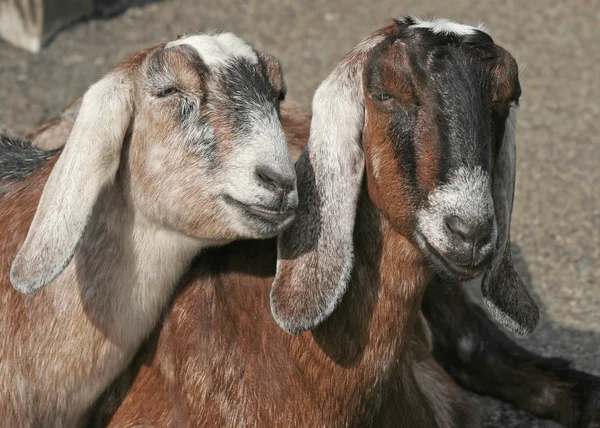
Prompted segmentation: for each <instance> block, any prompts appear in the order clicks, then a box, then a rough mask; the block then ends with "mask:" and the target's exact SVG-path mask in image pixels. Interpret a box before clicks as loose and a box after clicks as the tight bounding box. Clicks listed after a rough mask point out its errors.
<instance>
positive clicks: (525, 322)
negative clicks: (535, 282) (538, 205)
mask: <svg viewBox="0 0 600 428" xmlns="http://www.w3.org/2000/svg"><path fill="white" fill-rule="evenodd" d="M516 121H517V107H516V106H515V105H513V106H511V108H510V114H509V116H508V119H507V120H506V127H505V131H504V138H503V140H502V143H501V146H500V151H499V154H498V158H497V159H496V164H495V165H494V179H493V199H494V207H495V210H496V220H497V224H498V244H497V255H496V258H495V259H494V260H493V261H492V265H491V267H490V269H489V270H488V271H487V272H486V273H485V274H484V276H483V281H482V285H481V292H482V294H483V301H484V302H485V305H486V306H487V308H488V310H489V311H490V313H491V314H492V315H493V316H494V318H496V320H498V321H499V322H500V323H501V324H502V325H504V326H505V327H506V328H508V329H509V330H511V331H512V332H513V333H516V334H518V335H521V336H524V335H527V334H529V333H531V332H532V331H533V330H534V329H535V327H536V326H537V324H538V322H539V320H540V313H539V308H538V306H537V304H536V303H535V301H534V300H533V298H532V297H531V295H530V294H529V292H528V291H527V288H526V287H525V284H523V281H522V280H521V278H520V277H519V275H518V273H517V272H516V271H515V269H514V266H513V259H512V254H511V251H510V218H511V213H512V205H513V195H514V188H515V173H516V145H515V128H516Z"/></svg>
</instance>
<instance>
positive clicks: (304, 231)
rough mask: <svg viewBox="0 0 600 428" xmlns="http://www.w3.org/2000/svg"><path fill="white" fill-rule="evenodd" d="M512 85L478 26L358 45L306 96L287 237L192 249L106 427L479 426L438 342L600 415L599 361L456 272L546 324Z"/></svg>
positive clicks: (469, 374)
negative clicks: (543, 344)
mask: <svg viewBox="0 0 600 428" xmlns="http://www.w3.org/2000/svg"><path fill="white" fill-rule="evenodd" d="M518 97H519V84H518V78H517V68H516V63H515V61H514V60H513V58H512V57H511V56H510V55H509V54H508V53H507V52H506V51H505V50H503V49H502V48H500V47H498V46H497V45H495V44H494V43H493V41H492V39H491V38H490V37H489V36H488V35H487V34H485V33H484V32H483V31H482V29H475V28H472V27H467V26H462V25H458V24H452V23H445V22H423V21H418V20H414V19H412V18H403V19H400V20H398V21H397V22H396V23H394V24H393V25H391V26H389V27H386V28H384V29H382V30H380V31H378V32H376V33H374V34H373V35H371V36H370V37H368V38H367V39H365V40H364V41H363V42H361V43H360V44H359V45H358V46H357V47H356V48H355V49H353V50H352V51H351V52H350V53H349V54H348V55H347V56H346V58H345V59H344V60H343V61H342V63H341V64H340V65H339V66H338V67H337V68H336V69H335V71H334V72H333V73H332V74H331V75H330V76H329V77H328V78H327V79H326V80H325V82H324V83H323V84H322V85H321V86H320V88H319V89H318V91H317V93H316V94H315V97H314V102H313V109H314V117H313V119H312V124H311V129H310V131H311V132H310V140H309V142H308V146H307V149H306V150H305V151H304V153H303V155H302V157H301V158H300V160H299V161H298V162H297V164H296V170H297V173H298V190H299V198H300V205H299V208H298V211H297V215H296V219H295V220H294V222H293V223H292V225H291V226H290V227H289V228H287V229H286V230H285V231H284V232H283V234H282V235H281V236H280V237H279V238H278V250H277V249H276V243H275V241H274V240H270V241H245V242H236V243H233V244H230V245H228V246H226V247H221V248H217V249H213V250H210V251H208V252H207V253H206V254H205V255H204V257H203V258H202V259H201V260H198V261H197V262H195V263H194V265H193V267H192V269H191V270H190V271H189V272H188V274H187V275H186V277H185V278H184V280H183V281H182V284H183V285H182V287H181V288H180V289H179V291H178V293H177V295H176V297H175V299H174V302H173V305H172V306H171V308H170V310H169V311H168V312H167V314H166V315H165V319H164V322H163V323H162V325H160V326H159V327H158V328H157V330H156V331H155V333H154V334H153V335H152V336H151V339H150V340H149V341H147V342H146V344H145V345H144V347H143V348H142V349H141V351H140V353H139V354H138V356H137V357H136V359H135V361H134V363H133V364H132V366H131V367H130V368H129V370H128V371H127V372H126V373H124V375H123V376H122V377H121V378H120V379H119V380H118V381H117V382H115V383H114V384H113V385H112V386H111V388H110V389H109V391H107V393H106V395H105V396H104V397H103V398H102V400H101V401H100V402H99V404H98V406H97V408H96V414H95V418H94V422H95V424H96V425H99V426H105V425H109V426H114V427H125V426H138V425H140V426H142V425H143V426H161V427H171V426H177V427H179V426H219V427H225V426H232V427H233V426H235V427H237V426H261V427H269V426H290V427H291V426H331V427H333V426H394V427H396V426H405V427H427V426H441V427H451V426H454V427H467V426H476V425H477V416H476V412H475V411H474V410H473V409H471V408H470V405H469V404H468V403H467V402H466V400H465V399H464V397H463V396H462V393H461V391H460V390H459V389H458V387H457V386H456V385H455V384H454V383H453V382H452V380H451V379H450V378H449V376H448V375H447V374H446V373H445V372H444V371H443V369H442V368H441V367H440V366H439V365H438V364H437V363H436V362H435V361H434V360H433V357H432V354H431V346H432V345H431V341H433V347H434V348H435V350H436V357H438V358H440V360H441V362H442V364H444V365H445V366H447V367H450V368H451V369H453V370H452V371H451V374H453V375H455V376H457V378H458V379H461V380H462V383H466V384H467V386H469V385H470V386H477V390H478V392H483V393H491V394H493V395H496V396H500V397H501V398H506V394H510V392H511V391H516V390H518V389H520V390H521V392H520V394H514V396H513V397H512V398H513V399H519V398H522V399H524V401H523V402H521V403H520V404H521V405H523V406H525V407H526V408H527V406H529V408H528V409H529V410H531V411H535V412H537V413H538V414H544V413H545V412H546V413H547V414H548V415H549V416H550V417H553V418H555V419H557V420H559V421H561V422H563V423H565V424H571V423H572V424H573V425H569V426H576V425H575V424H577V423H578V421H580V418H581V417H582V415H584V414H585V415H587V416H585V417H587V418H589V421H591V420H592V419H591V418H592V417H595V418H596V419H595V420H598V418H599V417H600V411H599V408H600V406H599V405H598V397H599V396H600V388H599V387H598V385H600V383H598V380H597V379H596V378H594V377H593V376H589V375H584V374H581V373H578V372H576V371H574V370H571V369H567V368H566V367H564V365H562V364H561V363H558V362H556V361H554V360H551V359H548V360H546V359H543V358H541V357H537V356H535V355H533V354H531V353H528V352H527V351H524V350H523V349H521V348H519V347H518V346H517V345H516V344H514V343H513V342H512V341H510V339H508V338H507V337H506V336H504V335H503V333H501V332H500V331H499V330H498V329H497V328H496V327H495V326H494V325H493V324H492V323H491V322H490V321H489V320H488V319H487V317H486V316H485V314H484V313H483V312H482V311H481V310H480V309H479V308H478V307H476V306H475V305H474V304H473V303H471V302H470V301H469V300H468V297H467V296H466V294H465V292H464V290H462V289H461V288H460V281H461V280H464V279H466V278H470V277H473V276H475V275H477V274H478V273H481V272H486V274H485V275H486V276H485V279H484V293H485V295H486V297H487V300H488V302H489V303H488V304H489V306H491V307H492V308H493V309H494V311H493V313H495V314H496V315H497V316H498V317H499V319H500V321H501V322H504V323H505V324H506V325H507V327H509V328H512V329H513V330H515V331H516V332H518V333H527V332H529V331H530V330H531V329H532V328H533V327H534V325H535V324H536V323H537V310H536V307H535V305H534V303H533V301H532V300H531V299H530V298H529V297H528V296H527V294H526V293H527V292H526V290H525V289H524V288H523V286H522V284H521V283H520V281H519V280H518V278H517V276H516V272H514V270H513V269H512V265H511V262H510V253H509V251H510V248H509V242H508V239H509V235H508V225H509V220H510V212H511V204H512V186H513V185H514V150H515V147H514V126H515V122H514V121H515V114H516V108H517V100H518ZM282 120H283V124H284V129H285V130H286V133H287V135H288V137H291V138H292V139H293V140H292V141H290V143H292V144H294V145H295V146H296V147H298V146H302V145H303V144H304V143H305V141H304V139H305V138H306V137H307V135H308V129H307V122H308V115H307V114H305V113H302V112H301V111H299V110H298V109H297V108H296V106H293V108H291V109H290V108H289V106H286V105H285V104H284V105H283V107H282ZM302 124H304V125H302ZM303 128H304V129H303ZM298 140H300V141H298ZM490 179H491V180H490ZM465 196H468V197H467V198H465ZM492 198H493V202H492V200H491V199H492ZM494 208H495V212H494ZM494 214H495V215H494ZM448 216H456V217H458V218H454V217H448ZM446 220H448V221H450V224H449V225H448V230H447V231H444V230H441V231H440V226H443V222H444V221H446ZM459 220H462V221H464V223H462V222H460V221H459ZM439 222H442V225H439V224H438V223H439ZM456 222H457V223H456ZM415 225H416V226H415ZM471 233H472V234H473V235H477V237H478V242H482V243H481V244H477V245H475V244H473V245H474V246H475V247H476V248H475V255H474V256H473V250H472V248H470V246H467V247H465V241H464V239H466V237H469V236H471V235H470V234H471ZM463 234H465V235H463ZM485 235H487V236H485ZM426 240H431V241H432V244H426ZM430 245H431V246H433V245H436V247H430ZM436 248H437V250H436ZM432 251H438V252H439V253H437V254H432ZM471 257H473V258H471ZM492 259H493V260H492ZM276 264H277V269H275V266H276ZM499 269H502V271H499ZM426 287H427V289H428V292H427V293H426V294H425V300H424V302H423V307H424V309H425V314H426V315H428V321H429V323H431V324H432V329H433V332H434V335H433V336H431V335H430V330H429V327H428V322H426V321H425V320H424V318H423V316H422V314H421V312H420V311H419V307H420V304H421V299H422V298H423V293H424V291H425V288H426ZM496 287H500V288H501V289H500V290H498V289H496ZM270 290H271V291H270ZM269 293H270V296H271V309H272V312H273V315H274V318H275V320H276V321H277V322H274V320H273V317H272V316H271V311H270V310H269ZM448 293H450V294H448ZM511 295H512V296H513V297H514V296H519V298H521V297H523V298H524V300H513V299H510V298H509V299H508V301H504V300H503V298H502V297H503V296H511ZM506 303H509V304H512V305H517V306H518V307H517V308H515V309H519V310H521V312H519V311H518V310H515V309H513V310H511V309H510V308H508V307H507V306H506ZM520 305H524V306H520ZM523 309H524V310H523ZM446 320H449V321H452V322H446ZM278 325H279V326H281V327H283V329H284V330H286V331H288V332H291V333H295V334H298V333H301V332H303V331H305V330H308V329H311V328H312V329H313V330H312V332H305V333H304V334H300V335H298V336H291V335H286V334H284V333H283V331H282V330H281V329H279V328H278ZM463 334H468V335H469V336H468V337H469V338H470V340H472V346H471V349H472V350H473V352H472V353H471V354H470V355H466V354H465V353H464V352H462V353H461V352H460V351H459V350H458V349H457V348H458V347H457V343H458V341H459V340H461V338H463V337H464V336H462V335H463ZM438 335H439V337H438ZM495 342H498V343H495ZM483 345H486V347H485V348H484V346H483ZM478 356H481V357H482V358H481V360H478V361H477V362H476V364H475V363H473V364H474V366H473V368H471V369H470V366H469V363H470V362H472V361H473V360H472V359H471V358H473V359H475V358H477V357H478ZM455 360H458V361H461V363H460V364H456V363H453V362H454V361H455ZM528 363H532V364H531V365H529V364H528ZM497 368H501V369H502V370H501V372H500V373H501V375H499V376H494V375H493V374H486V372H485V371H486V369H488V370H494V369H497ZM502 375H504V376H506V377H502ZM580 375H581V376H580ZM578 376H579V377H578ZM586 376H587V377H586ZM487 379H489V380H492V381H493V382H490V383H489V384H486V382H485V381H486V380H487ZM565 380H568V381H572V383H574V384H576V389H577V390H579V391H586V393H589V394H590V397H589V400H587V398H588V397H586V396H585V395H579V394H571V393H572V392H573V390H572V386H573V385H572V384H571V383H570V382H565ZM529 381H531V384H528V382H529ZM594 387H595V388H596V389H595V390H594V391H595V392H594V394H595V395H593V394H591V393H592V392H593V391H592V388H594ZM509 398H510V397H509ZM561 400H564V401H561ZM557 407H559V408H560V409H557ZM569 411H573V413H569ZM561 418H562V419H561ZM581 421H582V422H581V423H582V426H586V425H584V422H583V419H581Z"/></svg>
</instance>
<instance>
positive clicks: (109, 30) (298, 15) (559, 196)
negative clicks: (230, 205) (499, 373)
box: [0, 0, 600, 427]
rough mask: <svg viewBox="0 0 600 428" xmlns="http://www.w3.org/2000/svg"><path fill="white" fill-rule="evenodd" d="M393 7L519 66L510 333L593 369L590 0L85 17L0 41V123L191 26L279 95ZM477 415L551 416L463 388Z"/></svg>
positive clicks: (596, 349)
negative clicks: (218, 41)
mask: <svg viewBox="0 0 600 428" xmlns="http://www.w3.org/2000/svg"><path fill="white" fill-rule="evenodd" d="M403 14H428V15H436V16H440V17H449V18H452V19H454V20H457V21H460V22H464V23H468V24H477V23H479V22H481V21H484V22H485V24H486V26H487V28H488V29H489V31H490V34H491V35H492V36H493V37H494V39H495V40H496V41H497V42H498V43H499V44H501V45H503V46H504V47H505V48H507V49H508V50H509V51H510V52H512V53H513V54H514V55H515V56H516V58H517V60H518V61H519V63H520V66H521V70H522V71H521V84H522V86H523V96H522V98H521V112H520V116H519V133H518V142H517V144H518V156H519V165H518V175H517V188H516V195H515V208H514V216H513V244H514V251H515V253H516V259H517V265H518V266H517V267H518V269H519V270H520V272H521V273H522V274H523V275H524V277H525V278H527V279H529V282H530V283H531V286H532V288H533V290H534V293H535V294H536V295H537V296H538V301H539V302H540V304H541V305H542V307H543V321H542V325H541V326H540V328H539V329H538V330H537V331H536V332H535V333H534V334H533V335H532V336H531V337H529V338H527V339H525V340H523V343H524V345H525V346H527V347H528V348H530V349H533V350H535V351H536V352H539V353H543V354H545V355H548V356H560V357H566V358H570V359H572V360H573V361H574V363H575V366H576V367H577V368H579V369H582V370H586V371H589V372H593V373H595V374H596V375H600V315H599V313H600V290H599V288H598V287H599V283H600V196H599V195H600V168H599V167H600V137H599V136H600V1H597V0H571V1H567V0H564V1H546V0H538V1H524V0H521V1H516V0H509V1H502V2H501V1H489V2H488V1H477V0H455V1H441V0H438V1H436V0H418V1H416V0H405V1H403V2H398V1H392V0H331V1H326V0H314V1H289V0H266V1H259V0H252V1H235V0H219V1H217V0H205V1H195V0H172V1H164V2H162V1H161V2H156V3H148V4H146V5H144V6H141V7H135V8H132V9H129V10H128V11H127V12H125V13H124V14H121V15H119V16H117V17H115V18H113V19H109V20H90V21H87V22H84V23H80V24H76V25H74V26H72V27H70V28H69V29H67V30H66V31H64V32H62V33H60V34H59V35H58V36H57V37H56V39H55V40H54V41H53V42H52V43H51V44H50V45H49V46H48V47H47V48H46V49H45V50H43V51H42V52H41V53H40V54H39V55H37V56H33V55H31V54H28V53H26V52H23V51H19V50H17V49H16V48H12V47H10V46H8V45H7V44H6V43H4V42H2V41H0V128H2V127H5V128H8V129H10V130H12V131H13V132H15V133H21V134H24V133H26V132H28V131H30V130H32V129H33V127H35V126H36V125H38V124H40V123H42V122H43V121H44V120H46V119H48V118H50V117H52V116H54V115H56V114H57V113H58V112H59V111H60V109H61V108H63V107H64V106H66V105H67V104H69V103H70V102H71V101H72V100H73V99H74V98H76V97H78V96H80V95H81V94H82V93H83V92H84V91H85V89H86V87H87V86H88V85H90V84H91V83H93V82H94V81H96V80H97V79H98V78H99V77H100V76H101V75H102V74H103V73H105V72H106V71H108V70H109V69H110V68H111V67H112V66H113V65H115V64H116V63H118V62H119V61H120V60H121V59H123V58H124V57H125V56H127V55H129V54H131V53H134V52H136V51H137V50H139V49H141V48H143V47H146V46H148V45H151V44H153V43H157V42H161V41H167V40H171V39H173V38H174V37H175V36H177V35H178V34H181V33H184V32H190V31H195V30H202V31H212V30H229V31H233V32H235V33H237V34H238V35H239V36H241V37H243V38H245V39H247V40H248V41H250V42H251V43H253V44H254V45H255V47H257V48H258V49H261V50H265V51H268V52H270V53H272V54H274V55H276V56H277V57H278V58H280V60H281V61H282V63H283V67H284V71H285V74H286V80H287V83H288V87H289V97H291V98H294V99H296V100H299V101H301V102H302V103H304V104H306V105H308V104H309V102H310V97H311V94H312V93H313V91H314V89H315V88H316V86H317V84H318V83H319V82H320V81H321V80H322V79H323V78H324V77H325V76H326V75H327V74H328V72H329V71H330V70H332V69H333V67H334V66H335V65H336V64H337V62H338V61H339V60H340V59H341V57H342V56H343V55H344V53H345V52H346V51H347V50H348V49H350V48H351V47H352V46H353V45H354V44H356V43H357V42H358V41H359V40H360V39H361V38H362V37H364V36H365V35H367V34H369V33H370V32H372V31H373V30H375V29H377V28H379V27H381V26H383V25H385V24H387V23H388V22H389V20H390V19H391V18H392V17H395V16H399V15H403ZM471 398H472V399H473V400H474V401H475V402H476V403H477V404H478V406H479V407H480V410H481V413H482V417H483V420H484V424H485V425H486V426H489V427H552V426H555V425H553V424H552V423H550V422H548V421H542V420H538V419H535V418H532V417H531V416H529V415H527V414H525V413H523V412H519V411H516V410H514V408H512V407H511V406H510V405H508V404H504V403H500V402H497V401H495V400H492V399H490V398H486V397H478V396H475V395H471Z"/></svg>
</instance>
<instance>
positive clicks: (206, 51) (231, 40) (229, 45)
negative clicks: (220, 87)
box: [165, 33, 258, 67]
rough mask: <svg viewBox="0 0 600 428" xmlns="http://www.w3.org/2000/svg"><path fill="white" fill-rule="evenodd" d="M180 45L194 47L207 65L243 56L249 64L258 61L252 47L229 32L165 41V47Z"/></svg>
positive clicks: (216, 64)
mask: <svg viewBox="0 0 600 428" xmlns="http://www.w3.org/2000/svg"><path fill="white" fill-rule="evenodd" d="M180 45H188V46H191V47H193V48H194V49H196V50H197V51H198V54H199V55H200V57H201V58H202V61H204V63H205V64H206V65H208V66H209V67H210V66H218V65H223V64H226V63H227V62H228V61H229V60H230V59H231V58H238V59H241V58H243V59H246V60H248V61H249V62H250V63H251V64H257V63H258V56H257V55H256V53H255V52H254V50H253V49H252V47H250V45H248V44H247V43H246V42H244V41H243V40H242V39H240V38H238V37H236V36H235V35H233V34H231V33H222V34H217V35H210V34H195V35H193V36H188V37H182V38H181V39H179V40H174V41H172V42H169V43H167V46H165V49H169V48H172V47H174V46H180Z"/></svg>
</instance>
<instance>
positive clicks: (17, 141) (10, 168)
mask: <svg viewBox="0 0 600 428" xmlns="http://www.w3.org/2000/svg"><path fill="white" fill-rule="evenodd" d="M55 153H56V151H44V150H40V149H38V148H36V147H35V146H34V145H33V144H32V143H31V141H29V140H26V139H24V138H18V137H13V136H10V135H0V180H17V181H21V180H23V179H24V178H25V177H27V176H28V175H30V174H32V173H33V172H35V171H36V170H37V169H38V168H39V167H40V166H41V165H43V164H44V163H46V162H47V161H48V160H49V159H50V158H51V157H52V156H53V155H54V154H55Z"/></svg>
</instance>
